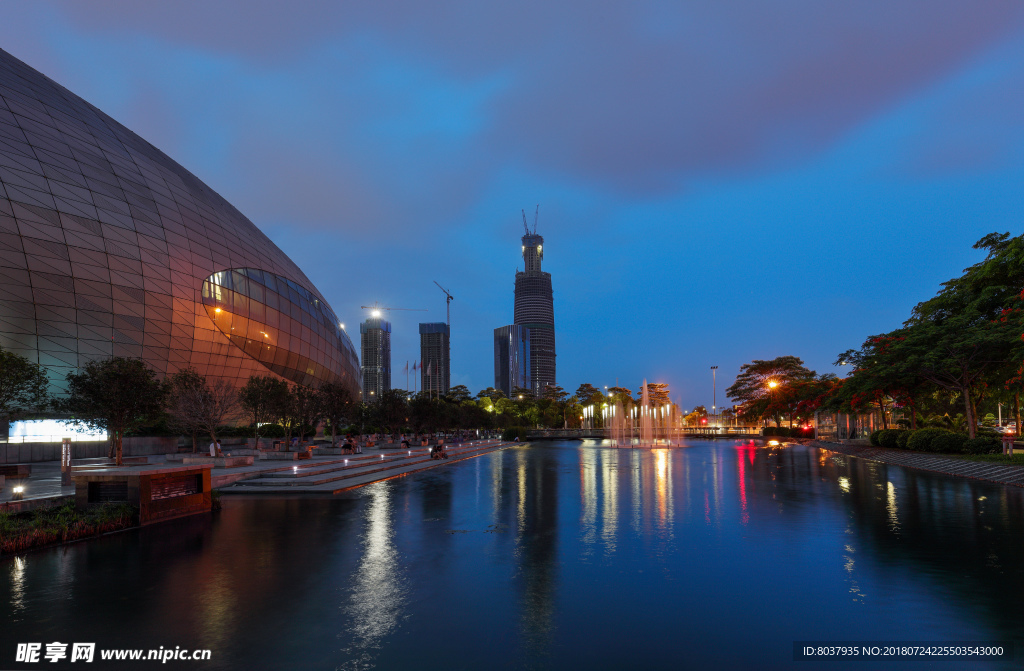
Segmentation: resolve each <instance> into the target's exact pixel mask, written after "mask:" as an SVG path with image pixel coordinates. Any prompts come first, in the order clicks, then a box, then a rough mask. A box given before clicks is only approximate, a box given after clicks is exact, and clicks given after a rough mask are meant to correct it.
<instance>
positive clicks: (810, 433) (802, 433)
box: [790, 426, 814, 438]
mask: <svg viewBox="0 0 1024 671" xmlns="http://www.w3.org/2000/svg"><path fill="white" fill-rule="evenodd" d="M790 435H791V436H793V437H794V438H814V428H813V427H808V428H806V429H804V428H802V427H799V426H798V427H795V428H793V429H792V430H791V431H790Z"/></svg>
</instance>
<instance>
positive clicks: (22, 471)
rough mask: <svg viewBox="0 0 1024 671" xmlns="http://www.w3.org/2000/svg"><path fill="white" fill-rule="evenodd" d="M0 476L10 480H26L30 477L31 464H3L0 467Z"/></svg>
mask: <svg viewBox="0 0 1024 671" xmlns="http://www.w3.org/2000/svg"><path fill="white" fill-rule="evenodd" d="M0 475H3V476H7V477H8V478H10V479H11V480H16V479H19V478H27V477H28V476H30V475H32V466H31V464H3V465H0Z"/></svg>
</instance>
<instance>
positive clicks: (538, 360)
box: [513, 229, 555, 396]
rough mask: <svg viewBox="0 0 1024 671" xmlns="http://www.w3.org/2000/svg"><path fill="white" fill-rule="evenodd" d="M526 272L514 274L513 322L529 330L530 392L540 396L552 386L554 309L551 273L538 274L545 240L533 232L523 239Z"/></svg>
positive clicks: (553, 370) (553, 375)
mask: <svg viewBox="0 0 1024 671" xmlns="http://www.w3.org/2000/svg"><path fill="white" fill-rule="evenodd" d="M523 260H524V261H525V262H526V266H525V270H523V271H522V272H517V273H516V301H515V311H514V316H513V322H515V324H516V325H517V326H525V327H526V328H528V329H529V330H530V384H529V387H530V389H532V390H533V393H534V394H535V395H537V396H540V395H541V394H542V393H543V391H544V387H545V386H547V385H549V384H555V308H554V301H553V297H552V291H551V273H545V272H544V271H542V270H541V267H540V266H541V261H543V260H544V238H543V237H542V236H540V235H537V231H536V229H534V231H533V232H532V233H531V232H530V231H529V230H527V231H526V235H524V236H523Z"/></svg>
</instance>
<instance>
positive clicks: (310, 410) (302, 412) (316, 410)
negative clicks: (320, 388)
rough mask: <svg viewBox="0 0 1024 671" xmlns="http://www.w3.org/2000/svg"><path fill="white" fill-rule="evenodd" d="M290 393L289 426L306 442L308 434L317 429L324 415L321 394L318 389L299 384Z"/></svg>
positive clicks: (301, 440)
mask: <svg viewBox="0 0 1024 671" xmlns="http://www.w3.org/2000/svg"><path fill="white" fill-rule="evenodd" d="M288 395H289V396H290V403H289V404H288V410H289V412H288V423H289V426H290V427H291V428H292V429H293V430H295V431H296V432H297V433H298V435H299V441H300V442H305V441H306V436H307V435H309V434H310V433H312V432H314V431H316V426H317V424H319V423H320V420H322V419H323V417H324V413H323V407H322V405H321V398H320V394H318V393H317V390H316V389H312V388H310V387H304V386H303V385H301V384H297V385H295V386H294V387H292V388H291V390H290V391H289V394H288Z"/></svg>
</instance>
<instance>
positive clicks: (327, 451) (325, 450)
mask: <svg viewBox="0 0 1024 671" xmlns="http://www.w3.org/2000/svg"><path fill="white" fill-rule="evenodd" d="M313 454H315V455H316V456H318V457H322V456H328V455H336V454H341V448H340V447H314V448H313Z"/></svg>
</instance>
